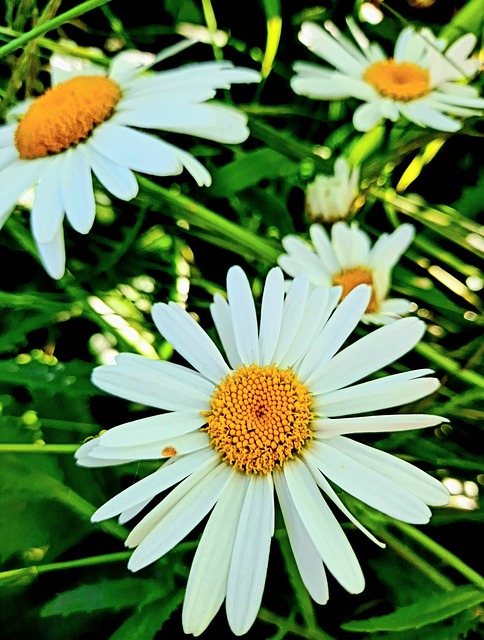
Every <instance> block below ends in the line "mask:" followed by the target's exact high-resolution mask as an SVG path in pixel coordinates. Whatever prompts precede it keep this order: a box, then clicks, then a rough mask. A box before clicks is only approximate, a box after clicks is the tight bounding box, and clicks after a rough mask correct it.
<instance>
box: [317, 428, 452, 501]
mask: <svg viewBox="0 0 484 640" xmlns="http://www.w3.org/2000/svg"><path fill="white" fill-rule="evenodd" d="M330 444H331V446H332V447H336V448H337V449H338V450H339V451H342V452H343V453H345V454H347V455H349V456H351V457H352V458H353V459H354V460H357V461H358V462H360V463H361V464H363V465H365V466H367V467H371V468H372V469H377V470H378V473H381V474H382V475H384V476H385V477H386V478H390V479H391V481H392V482H395V483H396V484H398V485H400V486H401V487H404V488H405V490H407V491H410V492H411V493H413V494H414V495H415V496H416V497H417V498H419V499H420V500H423V501H424V502H425V503H426V504H428V505H430V506H434V507H437V506H443V505H446V504H447V503H448V501H449V492H448V491H447V489H446V487H445V486H444V485H443V484H442V482H440V481H439V480H436V479H435V478H433V477H432V476H430V475H429V474H428V473H425V472H424V471H422V470H421V469H419V468H418V467H415V466H414V465H412V464H410V463H409V462H405V460H401V459H400V458H398V457H397V456H393V455H391V454H389V453H387V452H386V451H380V450H379V449H375V448H374V447H369V446H367V445H365V444H362V443H361V442H355V441H354V440H350V439H349V438H344V437H337V438H333V439H332V440H331V442H330Z"/></svg>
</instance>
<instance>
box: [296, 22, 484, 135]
mask: <svg viewBox="0 0 484 640" xmlns="http://www.w3.org/2000/svg"><path fill="white" fill-rule="evenodd" d="M347 23H348V27H349V29H350V31H351V33H352V35H353V38H354V40H355V41H356V45H355V44H353V42H352V41H351V40H350V39H349V38H347V37H346V36H345V35H343V34H342V33H341V32H340V31H339V30H338V28H337V27H336V26H335V25H334V24H333V23H332V22H325V24H324V28H321V27H320V26H318V25H317V24H314V23H312V22H304V23H303V24H302V26H301V30H300V32H299V40H300V41H301V42H302V43H303V44H305V45H306V46H307V47H308V48H309V49H310V50H311V51H313V52H314V53H315V54H316V55H317V56H319V57H320V58H322V59H323V60H324V61H325V62H328V63H329V64H330V65H332V66H333V67H335V70H330V69H327V68H325V67H322V66H320V65H318V64H313V63H307V62H296V63H295V64H294V71H295V72H296V75H295V76H293V77H292V78H291V87H292V89H293V90H294V91H295V92H296V93H297V94H299V95H303V96H308V97H309V98H315V99H319V100H344V99H347V98H357V99H358V100H362V101H363V102H364V104H362V105H360V106H359V107H358V108H357V109H356V111H355V113H354V115H353V125H354V127H355V129H357V130H358V131H369V130H370V129H372V128H373V127H375V126H376V125H377V124H378V123H379V122H380V121H381V120H382V119H389V120H391V121H392V122H396V121H397V120H398V119H399V118H400V117H401V116H404V117H405V118H407V119H408V120H411V121H412V122H414V123H415V124H417V125H419V126H421V127H430V128H432V129H437V130H439V131H449V132H454V131H458V130H459V129H460V128H461V127H462V122H460V121H459V120H456V119H455V118H454V117H453V116H477V115H481V111H480V109H483V108H484V99H483V98H480V97H479V93H478V91H477V89H476V88H474V87H470V86H467V85H465V84H461V81H462V80H465V79H466V78H470V77H472V76H473V75H475V74H476V73H477V71H478V70H479V68H480V62H479V60H478V59H477V58H469V55H470V54H471V52H472V51H473V49H474V47H475V45H476V41H477V39H476V36H475V35H474V34H472V33H467V34H465V35H463V36H461V37H460V38H459V39H458V40H456V41H455V42H454V43H453V44H452V45H451V46H450V47H448V48H447V49H446V50H443V49H444V47H445V44H446V43H445V42H444V41H442V40H437V39H436V38H435V36H434V35H433V34H432V33H431V32H430V31H429V29H422V30H421V31H420V32H418V31H416V30H415V29H413V28H412V27H406V28H405V29H403V30H402V31H401V33H400V35H399V36H398V38H397V41H396V43H395V50H394V53H393V56H392V57H391V58H388V56H387V54H386V53H385V52H384V51H383V49H382V48H381V47H380V46H379V45H378V44H376V43H373V42H370V41H369V40H368V38H367V37H366V36H365V35H364V34H363V32H362V31H361V29H359V27H358V26H357V25H356V23H355V22H354V20H352V18H351V17H348V18H347Z"/></svg>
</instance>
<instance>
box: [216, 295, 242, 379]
mask: <svg viewBox="0 0 484 640" xmlns="http://www.w3.org/2000/svg"><path fill="white" fill-rule="evenodd" d="M210 313H211V314H212V319H213V323H214V325H215V328H216V329H217V333H218V335H219V338H220V341H221V343H222V346H223V348H224V351H225V354H226V356H227V360H228V361H229V364H230V366H231V367H232V369H236V368H237V367H238V366H239V365H241V364H243V362H242V358H241V357H240V355H239V352H238V350H237V344H236V342H235V334H234V325H233V324H232V316H231V313H230V307H229V304H228V302H227V300H226V299H225V298H224V297H223V296H221V295H220V294H219V293H216V294H215V295H214V296H213V303H212V304H211V305H210Z"/></svg>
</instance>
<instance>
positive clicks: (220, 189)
mask: <svg viewBox="0 0 484 640" xmlns="http://www.w3.org/2000/svg"><path fill="white" fill-rule="evenodd" d="M297 171H298V165H297V164H296V163H295V162H293V161H292V160H289V158H287V157H286V156H284V155H282V153H279V152H278V151H274V150H273V149H257V150H256V151H251V152H250V153H247V154H246V155H245V156H244V157H242V158H238V159H237V160H234V161H233V162H229V164H226V165H225V166H224V167H222V168H221V169H219V170H218V171H216V172H215V174H214V176H213V186H212V187H211V188H210V189H209V191H210V195H211V196H213V197H219V198H221V197H225V198H228V197H230V196H231V195H233V194H234V193H237V192H239V191H242V190H243V189H247V187H253V186H254V185H256V184H258V183H259V182H260V181H261V180H264V179H268V178H281V177H284V176H289V175H292V174H295V173H297Z"/></svg>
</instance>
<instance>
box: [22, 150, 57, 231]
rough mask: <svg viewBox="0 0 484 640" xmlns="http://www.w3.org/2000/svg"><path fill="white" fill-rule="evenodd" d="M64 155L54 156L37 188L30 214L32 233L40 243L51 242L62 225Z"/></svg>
mask: <svg viewBox="0 0 484 640" xmlns="http://www.w3.org/2000/svg"><path fill="white" fill-rule="evenodd" d="M63 163H64V157H63V156H62V155H58V156H55V157H54V158H52V160H51V162H50V163H49V165H47V166H46V169H45V171H44V174H43V176H42V178H41V180H40V182H39V184H38V186H37V189H36V190H35V199H34V204H33V206H32V211H31V214H30V223H31V226H32V235H33V236H34V238H35V239H36V241H37V242H38V243H43V244H45V243H50V242H51V241H52V240H53V238H54V237H55V235H56V234H57V233H58V231H59V227H60V226H62V221H63V219H64V204H63V201H62V193H61V180H60V175H62V164H63Z"/></svg>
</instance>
